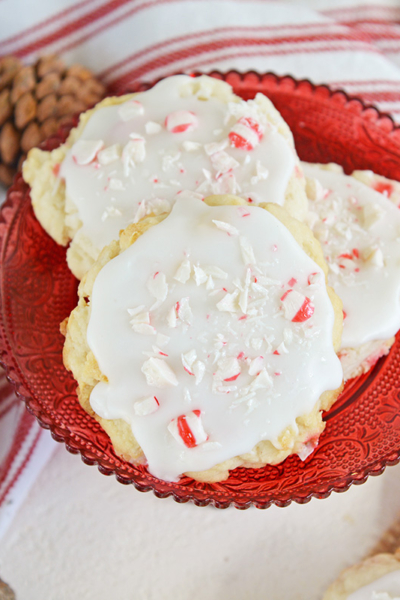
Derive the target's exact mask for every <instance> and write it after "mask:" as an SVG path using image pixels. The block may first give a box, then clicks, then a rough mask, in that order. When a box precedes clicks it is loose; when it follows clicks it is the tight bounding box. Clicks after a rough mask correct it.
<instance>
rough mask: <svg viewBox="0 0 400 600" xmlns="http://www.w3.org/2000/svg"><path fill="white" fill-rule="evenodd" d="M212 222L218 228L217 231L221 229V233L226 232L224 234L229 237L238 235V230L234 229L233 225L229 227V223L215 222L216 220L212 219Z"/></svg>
mask: <svg viewBox="0 0 400 600" xmlns="http://www.w3.org/2000/svg"><path fill="white" fill-rule="evenodd" d="M212 222H213V223H214V225H215V226H216V227H218V229H221V231H226V233H228V234H229V235H239V230H238V229H236V227H234V226H233V225H230V223H225V222H224V221H217V220H216V219H212Z"/></svg>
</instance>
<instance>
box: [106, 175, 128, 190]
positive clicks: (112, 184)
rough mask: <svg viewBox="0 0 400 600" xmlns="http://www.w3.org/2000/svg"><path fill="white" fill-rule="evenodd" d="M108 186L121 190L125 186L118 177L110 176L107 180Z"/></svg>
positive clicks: (111, 188)
mask: <svg viewBox="0 0 400 600" xmlns="http://www.w3.org/2000/svg"><path fill="white" fill-rule="evenodd" d="M108 187H109V188H110V190H117V191H121V192H123V191H124V190H125V186H124V184H123V183H122V181H121V180H120V179H115V178H114V177H112V178H111V179H110V181H109V184H108Z"/></svg>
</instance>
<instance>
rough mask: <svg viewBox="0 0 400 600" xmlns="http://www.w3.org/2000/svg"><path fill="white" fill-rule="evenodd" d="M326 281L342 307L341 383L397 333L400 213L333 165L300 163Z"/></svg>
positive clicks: (365, 366)
mask: <svg viewBox="0 0 400 600" xmlns="http://www.w3.org/2000/svg"><path fill="white" fill-rule="evenodd" d="M303 168H304V171H305V174H306V178H307V193H308V197H309V199H310V212H309V216H308V219H307V222H308V224H309V225H310V227H311V229H312V231H313V233H314V235H315V236H316V237H317V239H319V241H320V242H321V246H322V249H323V252H324V256H325V260H326V261H327V264H328V267H329V274H328V282H329V284H330V285H331V286H332V287H333V288H334V290H335V291H336V293H337V294H338V295H339V296H340V298H341V300H342V302H343V311H344V325H343V336H342V345H341V349H340V353H339V356H340V358H341V361H342V364H343V370H344V375H345V380H347V379H350V378H352V377H356V376H357V375H360V374H361V373H364V372H367V371H368V370H369V369H370V368H371V367H372V366H373V365H374V364H375V363H376V361H377V360H378V359H379V358H380V357H381V356H384V355H385V354H387V353H388V352H389V349H390V347H391V345H392V344H393V342H394V335H395V334H396V333H397V331H398V330H399V328H400V301H399V298H400V212H399V210H398V209H397V208H396V206H395V205H394V204H393V203H392V202H390V201H389V200H388V199H387V198H386V197H385V196H384V195H382V194H381V193H378V192H377V191H375V190H374V189H371V188H370V187H367V186H366V185H364V184H363V183H361V182H360V181H359V180H357V179H356V178H354V177H348V176H346V175H344V174H343V172H342V169H341V167H339V166H338V165H325V166H323V165H311V164H303Z"/></svg>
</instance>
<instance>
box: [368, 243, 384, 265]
mask: <svg viewBox="0 0 400 600" xmlns="http://www.w3.org/2000/svg"><path fill="white" fill-rule="evenodd" d="M362 256H363V259H364V260H365V261H366V262H367V263H368V264H370V265H373V266H374V267H384V266H385V261H384V259H383V252H382V250H381V249H380V248H379V247H378V246H371V247H370V248H365V249H364V250H363V253H362Z"/></svg>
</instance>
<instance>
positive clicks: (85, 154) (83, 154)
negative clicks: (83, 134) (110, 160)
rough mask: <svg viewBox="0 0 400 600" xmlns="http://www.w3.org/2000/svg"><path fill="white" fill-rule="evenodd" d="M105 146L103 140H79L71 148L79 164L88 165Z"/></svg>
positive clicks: (74, 158) (73, 156)
mask: <svg viewBox="0 0 400 600" xmlns="http://www.w3.org/2000/svg"><path fill="white" fill-rule="evenodd" d="M103 147H104V142H103V140H78V141H77V142H75V144H74V145H73V146H72V148H71V153H72V158H73V160H74V161H75V162H76V164H77V165H88V164H90V163H91V162H92V161H93V160H94V159H95V158H96V154H97V153H98V152H99V151H100V150H101V149H102V148H103Z"/></svg>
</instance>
